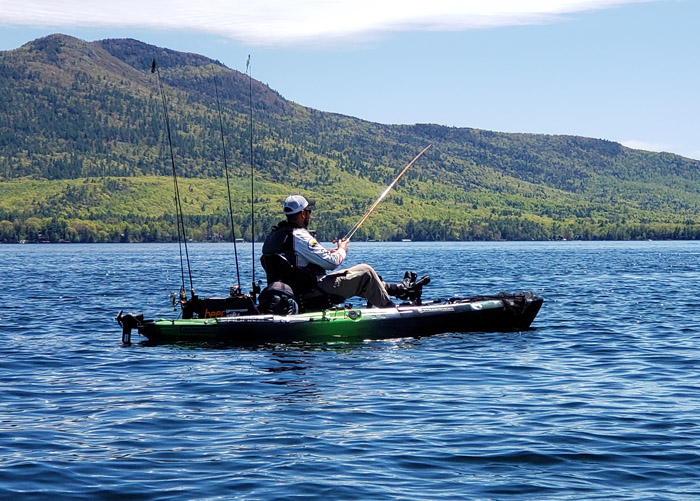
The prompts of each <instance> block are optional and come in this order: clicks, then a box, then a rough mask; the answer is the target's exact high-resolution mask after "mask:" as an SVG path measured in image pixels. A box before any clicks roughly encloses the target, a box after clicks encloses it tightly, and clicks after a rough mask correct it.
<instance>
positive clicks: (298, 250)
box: [292, 228, 346, 270]
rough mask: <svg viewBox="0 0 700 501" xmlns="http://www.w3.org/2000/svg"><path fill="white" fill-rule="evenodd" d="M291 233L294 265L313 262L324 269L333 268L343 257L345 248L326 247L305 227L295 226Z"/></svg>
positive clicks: (300, 266) (299, 265) (302, 265)
mask: <svg viewBox="0 0 700 501" xmlns="http://www.w3.org/2000/svg"><path fill="white" fill-rule="evenodd" d="M292 235H293V236H294V242H293V247H294V253H295V255H296V259H297V262H296V265H297V266H298V267H299V268H303V267H305V266H306V265H308V264H309V263H313V264H316V265H318V266H320V267H321V268H323V269H324V270H334V269H336V268H337V267H338V266H340V263H342V262H343V260H344V259H345V256H346V254H345V250H343V249H340V248H338V249H333V250H328V249H326V248H325V247H324V246H323V245H321V244H320V243H318V241H317V240H316V238H315V237H314V236H313V235H312V234H311V233H309V231H308V230H307V229H306V228H295V229H294V231H293V232H292Z"/></svg>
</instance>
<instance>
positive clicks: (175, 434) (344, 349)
mask: <svg viewBox="0 0 700 501" xmlns="http://www.w3.org/2000/svg"><path fill="white" fill-rule="evenodd" d="M189 250H190V259H191V262H192V272H193V280H194V285H195V288H196V289H197V292H198V293H200V294H202V295H207V294H225V293H226V292H227V291H228V286H229V285H231V284H233V283H235V266H234V263H233V260H232V258H231V256H232V245H231V244H227V245H223V244H220V245H191V246H190V249H189ZM238 251H239V255H240V258H241V271H242V273H243V276H242V281H243V284H244V286H247V284H249V283H250V280H251V276H250V271H249V269H250V248H249V247H247V246H245V245H244V246H239V249H238ZM257 252H259V250H258V251H257ZM358 262H369V263H371V264H374V265H375V266H376V268H377V269H378V271H379V272H380V274H382V275H383V276H384V278H385V279H393V278H396V279H400V278H401V277H402V275H403V271H404V270H405V269H409V268H413V269H416V270H417V271H419V272H421V273H429V274H430V275H431V276H432V277H433V281H432V283H431V284H430V285H429V286H428V287H427V288H426V291H425V292H424V297H426V298H430V297H445V296H449V295H453V294H457V295H470V294H492V293H498V292H500V291H502V290H506V291H511V292H517V291H521V290H534V291H536V292H537V293H539V294H541V295H542V296H544V298H545V303H544V306H543V308H542V310H541V312H540V314H539V316H538V317H537V318H536V320H535V322H534V324H533V326H534V327H536V330H533V331H527V332H520V333H517V332H516V333H505V334H499V333H471V334H467V333H448V334H443V335H438V336H432V337H425V338H421V339H401V338H400V337H399V336H400V333H397V339H394V340H389V341H375V342H365V343H362V344H352V345H341V344H338V345H316V346H300V345H294V346H260V347H258V348H256V349H250V348H245V349H244V348H237V347H217V346H196V345H194V346H193V345H179V346H178V345H165V346H147V345H144V344H141V343H139V342H135V343H134V344H132V345H131V346H130V347H124V346H121V343H120V341H121V333H120V329H119V327H118V325H117V324H116V323H115V322H114V320H113V318H114V316H115V315H116V314H117V312H118V311H119V310H121V309H124V310H126V311H144V312H145V313H146V314H147V316H148V317H159V316H166V317H167V316H171V315H174V314H175V313H173V312H172V308H171V307H170V305H169V302H168V298H167V296H168V294H169V293H170V292H172V291H175V290H177V289H178V288H179V285H180V281H181V276H180V268H179V259H178V251H177V246H174V245H135V244H131V245H44V246H42V245H15V246H0V277H1V278H2V283H3V291H4V297H3V301H2V306H0V341H1V342H2V357H1V358H0V389H1V390H0V392H1V393H0V397H1V398H0V497H2V498H8V497H9V496H10V495H14V496H15V497H17V498H20V499H33V498H39V499H42V498H51V499H96V498H97V499H99V498H109V499H211V498H226V499H228V498H243V499H293V498H300V497H310V498H329V499H373V500H375V499H431V500H432V499H470V498H471V499H474V498H479V499H502V498H507V497H513V495H516V496H517V497H521V498H530V499H569V498H574V499H581V498H585V499H592V498H593V499H595V498H605V499H611V498H612V499H615V498H617V499H642V498H644V499H684V498H687V499H691V498H697V496H698V495H700V424H699V423H700V370H699V369H700V352H699V350H698V346H700V301H698V297H697V286H698V283H699V282H700V242H632V243H622V242H602V243H587V242H548V243H538V242H532V243H448V244H445V243H415V242H414V243H394V244H388V243H379V244H361V243H356V244H352V245H351V251H350V256H349V262H348V264H355V263H358ZM407 263H410V264H407ZM256 273H257V277H256V278H264V275H263V274H262V271H261V270H260V269H258V270H257V272H256ZM186 280H187V277H186ZM134 341H139V337H138V336H136V335H134Z"/></svg>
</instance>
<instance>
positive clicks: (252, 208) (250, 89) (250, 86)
mask: <svg viewBox="0 0 700 501" xmlns="http://www.w3.org/2000/svg"><path fill="white" fill-rule="evenodd" d="M245 71H246V73H248V104H249V107H250V148H249V149H250V261H251V267H252V268H253V290H252V291H251V294H252V295H253V302H255V295H256V294H257V286H256V285H255V169H254V167H253V71H252V70H251V69H250V54H248V61H247V62H246V63H245Z"/></svg>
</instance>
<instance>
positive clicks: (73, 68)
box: [0, 35, 700, 242]
mask: <svg viewBox="0 0 700 501" xmlns="http://www.w3.org/2000/svg"><path fill="white" fill-rule="evenodd" d="M153 58H155V59H156V60H157V63H158V67H159V72H160V76H161V78H162V81H163V85H164V91H165V95H166V98H167V102H168V116H169V119H170V126H171V132H172V142H173V148H174V156H175V166H176V171H177V174H178V176H179V177H180V183H181V184H180V186H181V188H180V192H181V198H182V204H183V209H184V212H185V215H186V225H187V228H188V238H191V239H194V240H221V239H230V238H231V236H230V229H229V228H228V226H229V223H228V221H229V216H228V213H227V207H228V201H227V196H226V185H225V181H224V164H223V153H222V144H221V131H220V129H219V116H218V110H217V104H216V93H217V91H218V94H219V98H220V103H221V112H222V116H223V123H224V135H225V140H226V145H227V158H228V166H229V171H230V173H231V175H232V178H233V182H232V189H233V193H234V197H233V212H234V219H235V226H236V231H237V236H242V237H244V238H246V239H250V238H251V237H252V236H253V235H251V227H250V221H249V212H250V177H249V176H250V172H251V169H250V158H251V154H250V153H251V152H250V150H249V144H250V112H251V109H250V107H249V96H250V94H249V89H250V87H249V85H250V84H251V82H250V81H249V80H248V77H247V76H246V75H244V74H242V73H240V72H238V71H236V70H232V69H229V68H226V67H225V66H223V65H222V64H221V63H219V62H217V61H213V60H210V59H208V58H205V57H203V56H199V55H195V54H188V53H180V52H175V51H171V50H168V49H163V48H158V47H154V46H150V45H146V44H143V43H141V42H138V41H136V40H103V41H98V42H90V43H87V42H84V41H81V40H78V39H75V38H71V37H68V36H65V35H53V36H49V37H46V38H42V39H39V40H35V41H33V42H30V43H28V44H26V45H24V46H22V47H21V48H19V49H16V50H13V51H7V52H0V242H18V241H29V242H34V241H52V242H53V241H71V242H94V241H170V240H173V239H175V238H176V230H175V225H174V202H173V187H172V186H173V185H172V179H171V177H170V175H171V163H170V154H169V150H168V145H167V140H166V130H165V120H164V114H163V107H162V102H161V100H160V95H159V91H158V82H157V79H156V75H155V74H152V73H151V72H150V67H151V61H152V59H153ZM463 98H464V99H469V96H464V97H463ZM252 116H253V138H254V141H253V155H252V157H253V159H254V175H255V210H256V218H257V222H256V227H255V230H256V231H255V235H254V238H256V239H260V238H262V237H263V236H264V234H265V233H266V232H267V230H268V228H269V226H270V225H271V224H272V223H274V222H275V221H276V220H278V219H279V205H280V202H281V200H282V199H283V198H284V197H285V196H286V195H287V194H289V193H291V192H301V193H303V194H306V195H313V196H315V197H316V198H317V200H318V202H319V203H318V209H319V210H318V211H317V212H316V214H315V216H314V224H315V226H316V229H317V230H318V231H319V234H320V236H321V237H322V238H327V239H330V238H333V237H336V236H338V235H343V234H344V233H345V232H346V231H347V230H348V229H349V228H350V227H352V225H353V224H354V223H355V222H356V221H357V220H358V219H359V218H360V217H361V216H362V214H363V213H364V212H365V211H366V210H367V209H368V208H369V206H370V205H371V203H372V202H373V201H374V199H376V197H377V196H378V195H379V193H380V192H381V191H382V190H383V189H384V187H385V186H386V185H387V184H388V183H389V182H391V180H392V179H393V178H394V177H395V175H396V174H397V173H398V172H399V171H400V169H402V168H403V167H404V166H405V165H406V164H407V163H408V162H409V161H410V160H411V159H412V158H413V157H414V156H415V155H416V154H417V153H418V152H419V151H420V150H421V149H423V148H424V147H425V146H426V145H428V144H432V145H433V148H431V149H430V150H429V151H428V152H427V153H426V154H425V155H424V156H423V157H421V159H420V160H419V161H418V162H417V163H416V164H415V165H414V166H413V167H412V168H411V169H410V170H409V171H408V173H407V174H406V176H405V177H404V178H403V179H402V180H401V182H400V183H399V184H398V186H397V187H396V189H395V190H394V191H392V192H391V194H390V196H389V197H388V198H387V200H386V201H384V202H383V203H382V205H381V206H380V208H379V209H378V210H377V212H376V214H374V215H373V216H372V217H371V218H370V219H369V220H368V223H367V224H366V225H365V226H364V227H363V228H362V229H361V230H360V232H358V234H357V235H356V237H355V238H356V239H376V240H391V239H401V238H411V239H414V240H470V239H475V240H492V239H553V238H583V239H631V238H654V239H657V238H698V237H700V218H699V217H698V206H699V205H700V162H698V161H695V160H690V159H686V158H682V157H679V156H677V155H672V154H668V153H650V152H644V151H639V150H632V149H629V148H625V147H623V146H621V145H620V144H617V143H614V142H610V141H605V140H599V139H591V138H584V137H573V136H545V135H533V134H506V133H499V132H490V131H483V130H477V129H468V128H452V127H443V126H439V125H429V124H419V125H410V126H409V125H382V124H377V123H370V122H366V121H363V120H359V119H356V118H352V117H348V116H342V115H338V114H332V113H325V112H321V111H317V110H314V109H311V108H307V107H304V106H302V105H300V104H296V103H293V102H290V101H287V100H285V99H284V98H283V97H282V96H280V95H279V94H278V93H277V92H275V91H274V90H272V89H271V88H270V87H268V86H266V85H263V84H261V83H260V82H257V81H255V80H253V81H252Z"/></svg>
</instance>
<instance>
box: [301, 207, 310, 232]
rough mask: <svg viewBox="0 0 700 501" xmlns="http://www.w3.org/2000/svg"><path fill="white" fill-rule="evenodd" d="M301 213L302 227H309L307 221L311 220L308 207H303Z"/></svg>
mask: <svg viewBox="0 0 700 501" xmlns="http://www.w3.org/2000/svg"><path fill="white" fill-rule="evenodd" d="M301 214H302V223H301V224H302V226H303V227H304V228H308V227H309V221H310V220H311V211H310V210H309V209H304V210H302V211H301Z"/></svg>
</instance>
